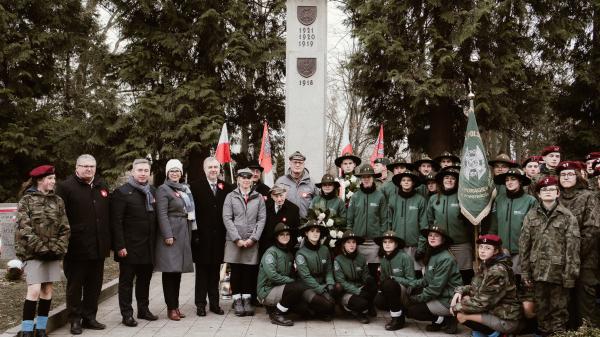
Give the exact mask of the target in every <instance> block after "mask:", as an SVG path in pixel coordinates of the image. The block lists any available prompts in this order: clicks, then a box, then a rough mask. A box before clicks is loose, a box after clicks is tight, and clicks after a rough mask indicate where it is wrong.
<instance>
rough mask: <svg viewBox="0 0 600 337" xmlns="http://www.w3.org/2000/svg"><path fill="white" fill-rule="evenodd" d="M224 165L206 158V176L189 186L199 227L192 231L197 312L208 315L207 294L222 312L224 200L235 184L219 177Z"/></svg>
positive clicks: (210, 306) (211, 158)
mask: <svg viewBox="0 0 600 337" xmlns="http://www.w3.org/2000/svg"><path fill="white" fill-rule="evenodd" d="M220 170H221V165H220V164H219V162H218V161H217V160H216V159H215V158H214V157H208V158H206V159H205V160H204V174H205V176H206V178H203V179H200V180H198V181H195V182H192V183H191V184H190V185H191V186H190V188H191V190H192V195H193V196H194V204H195V205H196V223H197V227H198V228H196V229H193V230H192V255H193V259H194V263H195V267H196V268H195V269H196V284H195V296H194V297H195V298H194V302H195V303H196V314H197V315H198V316H206V296H207V295H208V302H209V303H210V305H209V309H210V311H211V312H213V313H215V314H217V315H223V314H224V312H223V309H221V307H220V306H219V271H220V267H221V263H223V253H224V251H225V225H224V224H223V203H225V197H226V196H227V194H228V193H229V192H231V191H233V187H232V186H231V185H229V184H227V183H226V182H224V181H223V180H221V179H218V177H219V172H220Z"/></svg>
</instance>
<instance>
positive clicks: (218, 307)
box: [208, 305, 225, 315]
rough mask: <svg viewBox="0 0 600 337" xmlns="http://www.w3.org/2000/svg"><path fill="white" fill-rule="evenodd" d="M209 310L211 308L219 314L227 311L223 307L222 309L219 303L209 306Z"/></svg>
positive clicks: (211, 310)
mask: <svg viewBox="0 0 600 337" xmlns="http://www.w3.org/2000/svg"><path fill="white" fill-rule="evenodd" d="M208 310H210V312H212V313H214V314H217V315H224V314H225V311H223V309H221V307H220V306H218V305H211V306H209V307H208Z"/></svg>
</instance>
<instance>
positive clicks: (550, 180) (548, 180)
mask: <svg viewBox="0 0 600 337" xmlns="http://www.w3.org/2000/svg"><path fill="white" fill-rule="evenodd" d="M547 186H558V179H556V176H545V177H544V179H540V181H538V183H537V185H535V190H536V191H537V192H539V191H540V189H541V188H542V187H547Z"/></svg>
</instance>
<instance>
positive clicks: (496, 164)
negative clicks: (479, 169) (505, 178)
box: [488, 153, 519, 196]
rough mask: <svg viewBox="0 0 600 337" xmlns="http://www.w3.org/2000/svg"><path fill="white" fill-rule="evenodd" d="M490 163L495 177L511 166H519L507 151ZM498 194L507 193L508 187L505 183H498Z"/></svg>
mask: <svg viewBox="0 0 600 337" xmlns="http://www.w3.org/2000/svg"><path fill="white" fill-rule="evenodd" d="M488 164H489V165H490V166H491V167H492V174H493V175H494V177H496V176H499V175H501V174H504V173H506V172H508V169H509V168H511V167H519V164H517V162H516V161H514V160H511V159H510V157H509V156H508V155H507V154H506V153H499V154H498V155H497V156H496V158H494V159H492V160H489V161H488ZM496 191H497V194H496V195H497V196H500V195H503V194H505V193H506V187H505V186H504V184H496Z"/></svg>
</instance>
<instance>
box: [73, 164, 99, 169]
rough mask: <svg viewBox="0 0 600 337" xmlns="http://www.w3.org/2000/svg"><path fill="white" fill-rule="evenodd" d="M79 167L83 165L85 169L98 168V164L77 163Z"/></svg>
mask: <svg viewBox="0 0 600 337" xmlns="http://www.w3.org/2000/svg"><path fill="white" fill-rule="evenodd" d="M77 167H83V168H84V169H93V168H96V165H77Z"/></svg>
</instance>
